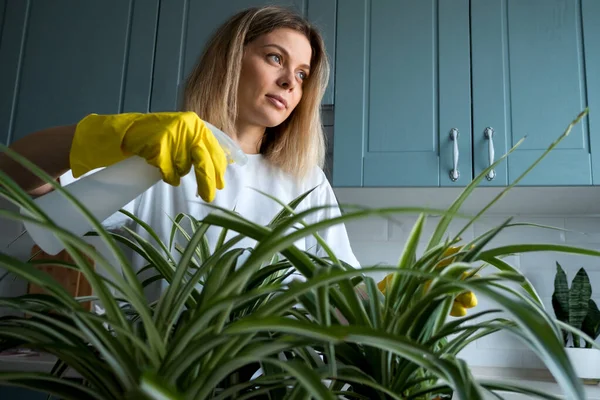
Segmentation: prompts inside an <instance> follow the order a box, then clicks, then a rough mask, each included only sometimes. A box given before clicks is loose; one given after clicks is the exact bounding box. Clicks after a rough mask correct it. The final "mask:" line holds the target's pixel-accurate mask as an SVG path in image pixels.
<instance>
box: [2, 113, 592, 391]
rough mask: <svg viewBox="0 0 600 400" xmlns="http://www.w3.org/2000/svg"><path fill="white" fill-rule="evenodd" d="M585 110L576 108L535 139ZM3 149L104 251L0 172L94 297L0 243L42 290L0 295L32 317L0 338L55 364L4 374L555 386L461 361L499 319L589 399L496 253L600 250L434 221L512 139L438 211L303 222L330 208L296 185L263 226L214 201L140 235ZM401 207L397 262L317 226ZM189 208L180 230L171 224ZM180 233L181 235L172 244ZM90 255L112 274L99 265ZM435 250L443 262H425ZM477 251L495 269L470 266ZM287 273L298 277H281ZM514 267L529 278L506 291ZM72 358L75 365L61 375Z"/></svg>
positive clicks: (8, 377)
mask: <svg viewBox="0 0 600 400" xmlns="http://www.w3.org/2000/svg"><path fill="white" fill-rule="evenodd" d="M586 113H587V110H586V111H584V112H583V113H581V114H580V115H579V116H578V117H577V118H576V119H575V120H574V121H573V122H572V123H571V124H570V125H569V126H568V128H567V129H566V131H565V132H564V134H563V135H561V137H559V139H558V140H557V141H556V142H554V143H553V144H552V145H551V146H550V147H549V148H548V150H547V152H549V151H551V150H552V148H554V147H555V146H556V144H558V143H559V142H560V140H562V139H563V138H564V137H565V136H566V135H568V134H569V132H570V130H571V128H572V127H573V125H574V124H576V123H577V122H579V121H580V120H581V118H583V117H584V116H585V114H586ZM5 151H7V153H8V154H9V155H10V156H11V157H13V158H15V159H16V160H18V161H20V162H21V163H22V164H23V165H25V166H26V167H28V168H29V169H30V170H31V171H33V172H34V173H35V174H36V175H38V176H40V177H41V178H43V179H44V180H45V181H46V182H48V183H50V184H51V185H53V186H54V188H55V190H59V191H61V192H62V193H63V194H64V195H65V196H67V197H68V198H69V199H70V200H71V201H73V202H74V204H76V205H77V207H78V209H79V210H80V211H81V212H82V213H84V214H85V215H86V216H87V218H88V219H89V220H90V222H91V223H92V225H93V227H94V229H95V233H94V234H96V235H98V236H100V237H101V238H102V240H103V241H104V242H105V243H106V244H107V246H108V248H109V249H110V252H111V253H112V255H114V257H115V259H116V260H117V261H116V262H114V263H111V262H109V261H108V259H107V258H106V257H105V256H103V255H102V254H100V253H99V252H98V251H96V250H95V249H94V248H93V247H92V246H90V245H89V244H88V243H86V242H85V241H84V240H82V239H81V238H79V237H76V236H75V235H73V234H71V233H70V232H67V231H65V230H63V229H62V228H60V227H59V226H58V225H56V224H55V223H54V221H52V220H51V219H50V218H49V217H48V216H47V215H45V214H44V213H43V212H42V211H41V210H40V209H39V208H38V207H37V206H36V205H35V203H34V202H33V201H32V200H31V199H30V198H29V197H28V196H27V195H26V194H25V193H24V192H23V191H22V190H21V189H20V188H19V187H18V186H17V185H16V184H15V183H14V182H13V181H11V180H10V179H9V178H8V177H7V176H6V175H5V174H2V173H0V186H1V187H2V188H0V195H1V196H3V197H4V198H6V199H8V200H9V201H11V202H12V203H14V204H16V205H17V206H19V207H21V206H23V207H25V208H26V209H27V210H28V211H29V212H30V213H31V215H32V216H25V215H21V214H19V213H16V212H11V211H8V210H0V217H4V218H9V219H15V220H20V221H23V220H30V221H32V222H33V223H36V224H38V225H40V226H43V227H44V228H46V229H48V230H50V231H52V232H53V233H55V234H56V236H57V237H58V238H60V240H61V241H62V242H63V243H64V244H65V248H66V250H67V251H68V252H69V254H70V255H71V257H72V258H73V260H74V262H73V263H64V262H63V263H59V262H56V263H55V264H56V265H59V266H62V267H64V268H75V269H77V270H79V271H81V272H82V273H83V274H84V275H85V277H86V278H87V279H88V281H89V282H90V284H91V286H92V288H93V291H94V297H93V298H89V297H86V298H73V297H72V296H70V295H69V294H68V293H67V292H66V291H65V290H64V289H63V288H62V287H61V286H60V285H59V284H57V282H56V281H54V280H53V279H52V278H51V277H50V276H49V275H47V274H46V273H44V272H41V271H39V270H37V269H36V268H35V266H36V263H37V261H34V260H28V261H22V260H18V259H15V258H12V257H10V256H8V255H6V254H0V266H1V267H3V268H5V269H6V270H8V271H9V272H10V273H12V274H14V275H17V276H19V277H21V278H24V279H26V280H28V281H29V282H31V283H34V284H36V285H38V286H41V287H43V288H44V289H45V290H46V292H47V294H44V295H23V296H19V297H13V298H0V306H3V307H11V308H14V309H16V310H19V311H22V312H24V313H26V314H27V315H28V317H15V316H10V317H4V318H2V319H0V350H2V349H8V348H12V347H25V348H30V349H33V350H37V351H40V352H44V353H49V354H52V355H54V356H56V359H57V361H56V364H55V365H54V368H53V369H52V370H51V371H48V372H44V373H40V372H37V373H33V372H22V371H11V372H0V384H5V385H16V386H24V387H29V388H32V389H34V390H39V391H42V392H45V393H49V394H54V395H57V396H61V397H62V398H65V399H82V398H86V399H87V398H89V399H131V398H136V399H139V398H142V399H248V398H252V399H256V398H265V399H296V398H302V399H303V398H311V397H312V398H317V399H334V398H347V399H354V398H357V399H429V398H433V397H434V396H439V395H444V394H451V393H455V394H456V395H458V396H459V398H461V399H474V400H476V399H482V398H483V396H484V394H483V393H484V391H486V390H490V391H494V392H496V393H497V394H496V395H497V397H499V398H501V397H500V394H499V393H500V392H501V391H505V390H507V391H513V392H520V393H528V394H534V395H538V396H540V397H542V398H548V399H553V398H556V397H553V396H551V395H549V394H544V393H538V392H536V391H535V390H533V389H530V388H525V387H518V386H517V385H514V384H511V383H506V382H495V381H488V380H486V381H480V380H477V379H475V378H474V377H473V376H472V374H471V372H470V369H469V366H468V365H467V364H466V363H465V362H464V361H463V360H461V359H460V357H459V352H460V350H461V349H462V348H464V347H465V346H466V345H467V344H468V343H470V342H472V341H473V340H476V339H477V338H480V337H483V336H485V335H489V334H492V333H494V332H497V331H500V330H504V331H508V332H511V333H513V334H515V335H517V336H518V337H520V338H521V339H522V340H523V341H524V342H525V343H526V345H527V346H528V347H529V348H531V349H532V350H533V351H535V352H536V354H537V355H538V356H539V357H540V358H541V359H542V361H543V362H544V363H545V364H546V366H547V367H548V368H549V370H550V371H551V372H552V374H553V375H554V377H555V378H556V380H557V382H558V383H559V384H560V386H561V388H562V389H563V391H564V392H565V394H566V395H567V397H568V398H571V399H583V398H584V393H583V389H582V387H581V384H580V382H579V381H578V379H577V377H576V375H575V373H574V371H573V368H572V366H571V364H570V363H569V360H568V358H567V356H566V353H565V350H564V348H563V346H562V341H561V340H562V339H561V332H560V329H559V322H557V321H555V320H553V319H552V318H551V317H550V316H549V315H548V314H547V313H546V311H545V310H544V308H543V306H542V304H541V302H540V300H539V297H538V296H537V294H536V292H535V290H534V288H533V287H532V286H531V284H530V283H529V282H528V281H527V279H526V278H525V277H524V276H523V275H521V274H520V273H519V272H518V271H517V270H516V269H515V268H513V267H512V266H510V265H509V264H508V263H506V262H505V261H503V260H502V257H503V256H505V255H509V254H514V253H522V252H528V251H561V252H572V253H578V254H587V255H590V256H599V255H600V252H597V251H592V250H588V249H584V248H576V247H569V246H556V245H549V244H523V245H518V246H504V247H499V248H493V249H489V248H487V247H486V245H488V244H489V242H490V240H491V239H492V238H493V237H494V236H495V235H497V234H498V233H499V232H500V231H502V230H503V229H507V228H510V226H511V224H510V221H509V220H507V221H506V222H505V223H503V224H501V225H500V226H498V227H497V228H495V229H492V230H490V231H489V232H487V233H485V234H484V235H482V236H480V237H478V238H476V239H474V240H473V241H471V242H470V243H466V244H465V245H464V247H461V249H460V250H459V251H456V252H455V253H454V254H453V255H452V256H451V258H450V257H449V256H445V255H444V254H448V253H447V250H448V248H449V247H451V246H456V245H457V244H459V243H460V238H459V236H458V235H457V237H453V238H450V237H446V236H445V232H446V229H447V227H448V224H449V223H450V221H451V220H452V218H454V217H456V216H457V215H458V211H459V209H460V206H461V205H462V203H463V202H464V200H465V199H466V198H467V197H468V196H469V195H470V193H471V192H472V191H473V189H474V188H475V187H476V186H477V184H478V183H479V181H480V180H481V179H482V178H483V176H485V174H486V173H487V172H488V170H489V169H491V168H494V167H495V166H496V165H497V164H498V163H499V162H502V161H503V160H504V158H505V157H506V156H507V155H508V154H509V153H510V152H509V153H508V154H507V155H505V156H504V157H503V158H501V159H499V160H498V161H497V162H496V163H495V164H493V165H492V166H490V167H489V168H488V170H486V171H483V172H482V174H481V175H479V176H478V177H477V178H476V179H475V180H474V181H473V182H472V183H471V184H470V185H469V186H468V187H467V188H465V190H464V191H463V193H462V194H461V195H460V196H459V197H458V198H457V200H456V201H455V202H454V204H453V205H452V206H451V207H450V208H449V209H448V210H431V209H424V208H422V207H418V208H417V207H416V208H387V209H365V208H358V207H347V208H346V211H345V213H344V214H343V215H342V216H340V217H337V218H332V219H329V220H324V221H320V222H317V223H311V224H307V223H305V222H304V221H305V220H307V219H308V217H310V216H311V214H313V213H316V212H318V211H320V210H322V209H323V208H324V207H327V206H323V207H315V208H310V209H303V210H302V211H296V209H297V207H298V206H299V205H300V204H301V202H302V200H303V199H304V198H305V196H306V195H308V193H305V194H304V195H302V196H300V197H299V198H297V199H295V200H294V201H293V202H291V203H290V204H283V203H281V212H280V213H279V214H278V215H277V216H276V217H275V218H274V219H273V220H272V221H271V223H270V224H268V225H266V226H261V225H257V224H255V223H253V222H251V221H249V220H248V219H246V218H244V217H243V216H240V215H238V214H237V213H235V212H234V211H231V210H226V209H222V208H218V207H213V208H214V212H212V213H210V214H209V215H208V216H207V217H206V218H204V219H202V220H196V219H195V218H194V217H193V216H190V215H184V214H181V215H177V216H174V217H173V229H172V235H171V237H170V238H168V240H166V239H165V238H159V237H157V236H156V234H155V233H154V232H153V230H152V229H151V227H149V226H147V225H146V224H144V222H143V221H140V220H139V219H137V218H136V217H135V216H133V215H131V214H128V215H129V216H130V217H131V218H132V219H133V220H134V221H135V222H136V223H138V224H139V225H140V226H141V227H143V228H144V229H145V230H146V231H147V233H148V235H149V237H152V238H153V239H154V240H155V241H156V243H158V244H157V245H153V244H151V243H150V242H149V241H148V240H146V239H145V238H144V237H143V236H140V235H138V234H137V233H136V232H134V231H131V230H126V231H125V232H121V233H117V232H107V231H106V230H105V229H104V228H103V227H102V225H101V222H100V221H97V220H95V219H94V218H93V216H92V215H90V214H89V212H87V210H86V209H85V207H84V205H82V204H80V203H79V202H78V201H77V200H76V199H74V198H73V197H72V196H70V195H69V193H68V192H66V191H64V189H62V188H61V187H60V186H59V185H58V184H56V183H55V182H53V181H52V180H51V179H50V177H49V176H47V175H46V174H45V173H44V172H43V171H41V170H40V169H38V168H36V167H35V166H34V165H32V164H31V163H30V162H28V161H27V160H25V159H23V158H22V157H19V156H18V155H17V154H14V153H12V152H10V151H8V149H5ZM547 152H546V153H544V155H542V157H540V160H541V159H542V158H543V157H544V156H545V154H547ZM538 162H539V160H538V161H536V162H535V163H534V164H533V165H532V166H531V168H533V167H534V166H535V165H536V164H537V163H538ZM531 168H530V169H531ZM530 169H529V170H530ZM529 170H528V171H526V172H525V174H526V173H527V172H529ZM519 179H520V178H519ZM519 179H518V180H516V181H515V182H514V183H513V185H511V186H509V187H507V188H506V189H505V190H504V191H503V192H502V193H501V194H500V195H499V196H498V197H497V198H496V199H494V200H493V201H492V202H491V203H490V204H489V205H488V206H486V207H484V209H482V210H481V212H479V213H478V214H477V215H475V216H473V217H472V218H471V219H470V220H469V221H468V222H467V224H466V226H465V228H466V227H467V226H468V225H470V224H472V223H473V222H474V221H475V220H476V219H477V218H479V217H480V216H481V215H482V214H483V213H484V212H485V211H486V210H487V209H488V208H489V207H490V206H491V205H492V204H493V203H494V202H495V201H497V200H498V199H499V198H501V197H502V196H503V195H504V194H505V193H506V192H507V191H508V190H510V188H511V187H512V186H514V184H516V183H517V182H518V181H519ZM123 212H125V211H123ZM398 213H411V214H412V213H421V216H420V218H419V219H418V220H417V222H416V224H415V226H414V228H413V230H412V233H411V235H410V238H409V239H408V241H407V243H406V245H405V247H404V249H403V251H402V253H401V254H400V257H399V261H398V264H397V265H378V266H373V267H365V268H362V269H360V270H356V269H354V268H352V267H350V266H349V265H347V264H345V263H344V262H343V261H342V260H339V259H338V258H337V257H336V255H335V254H334V253H333V252H332V251H331V249H329V247H328V246H327V243H324V241H323V240H322V239H321V238H320V236H319V235H318V232H319V230H321V229H324V228H326V227H328V226H332V225H335V224H339V223H343V222H346V221H350V220H356V219H360V218H365V217H368V216H383V217H389V216H393V215H396V214H398ZM431 214H434V215H440V216H441V219H440V222H439V224H438V226H437V229H436V230H435V232H434V234H433V235H432V236H431V238H430V239H429V244H428V246H427V248H426V250H425V252H424V253H423V254H422V255H419V254H417V251H416V248H417V243H418V242H419V240H421V236H422V228H423V224H424V222H425V219H426V216H427V215H431ZM184 220H185V221H187V223H186V226H189V228H185V227H184V224H183V221H184ZM209 228H213V229H215V228H216V229H218V228H220V229H222V231H221V232H222V234H221V238H220V240H219V241H218V243H217V244H216V246H214V248H212V249H211V248H210V246H208V243H207V240H206V236H205V234H206V232H207V230H208V229H209ZM228 233H229V234H228ZM176 235H178V236H180V237H182V238H183V239H182V240H180V241H179V242H177V241H176V240H175V239H174V238H175V236H176ZM309 235H313V236H315V237H316V238H317V241H318V242H319V244H320V245H321V246H322V248H323V249H325V251H326V253H327V257H317V256H315V255H313V254H311V253H309V252H305V251H301V250H299V249H298V248H297V247H295V246H294V242H295V241H297V240H299V239H301V238H303V237H306V236H309ZM244 238H251V239H253V240H254V241H255V242H256V245H254V246H252V247H251V248H239V246H238V244H239V243H240V241H241V240H242V239H244ZM118 243H120V244H121V245H123V246H126V247H128V248H129V249H131V250H133V251H134V252H135V253H137V254H138V255H140V256H142V257H143V258H144V259H145V260H146V261H147V266H146V267H145V268H144V269H143V270H142V271H137V272H136V271H134V269H133V268H132V266H131V263H130V261H129V260H128V259H127V257H125V255H124V252H123V251H122V249H121V247H120V246H118V245H117V244H118ZM90 260H91V261H93V262H94V263H95V265H96V266H97V267H99V268H103V269H104V270H105V271H106V272H107V273H108V274H109V276H110V279H105V278H103V277H102V276H100V275H99V274H98V273H97V272H96V270H95V268H93V266H92V265H91V263H90ZM444 261H449V263H448V264H449V265H447V266H446V267H445V268H443V269H442V270H438V269H436V268H435V266H436V265H439V263H440V262H444ZM44 263H45V264H48V262H47V261H46V262H44ZM484 266H488V267H489V266H491V267H493V268H494V269H495V270H494V271H495V272H493V273H492V274H488V275H485V276H484V277H481V276H479V274H478V272H479V271H480V270H481V268H483V267H484ZM146 271H152V272H153V274H154V276H152V277H151V278H148V279H145V280H143V279H141V278H140V276H139V274H140V273H141V272H146ZM376 272H378V273H381V272H385V273H389V274H391V279H390V282H389V284H388V288H387V290H386V294H385V296H384V295H383V294H382V293H380V292H379V290H378V288H377V285H376V283H375V281H374V280H373V279H372V278H370V277H369V275H370V274H372V273H376ZM291 273H295V274H299V275H300V276H301V278H302V279H291V277H290V274H291ZM157 279H163V280H165V281H167V282H168V285H167V286H166V289H165V290H164V291H163V292H162V294H161V296H160V298H159V299H158V300H157V301H154V302H148V301H147V300H146V299H145V297H144V294H143V289H144V286H145V285H147V284H149V283H151V282H153V281H154V280H157ZM514 283H517V284H519V285H520V286H521V287H522V288H523V289H524V290H522V291H520V290H515V289H514V288H513V287H512V286H511V285H512V284H514ZM465 291H473V292H475V293H477V295H481V296H486V297H489V298H491V299H492V300H494V301H496V302H497V303H498V305H499V309H498V310H502V311H504V312H507V313H508V315H509V316H510V317H507V318H498V317H496V318H493V319H484V320H482V318H481V317H484V316H485V317H486V318H487V317H488V316H489V315H493V313H495V312H496V311H497V310H486V311H482V312H478V313H475V314H473V315H470V316H468V317H463V318H449V317H448V312H449V310H450V307H451V305H452V302H453V301H454V299H455V297H456V296H458V295H460V294H461V293H463V292H465ZM90 300H93V301H96V302H97V303H98V304H100V305H101V306H102V308H103V309H104V310H105V312H104V313H103V314H101V315H99V314H96V313H93V312H89V311H87V310H85V309H84V308H83V307H82V306H81V304H82V303H83V302H86V301H90ZM68 369H70V370H73V371H75V372H76V373H77V374H78V375H79V376H80V377H81V379H80V380H75V381H74V380H70V379H66V376H65V373H66V372H67V370H68Z"/></svg>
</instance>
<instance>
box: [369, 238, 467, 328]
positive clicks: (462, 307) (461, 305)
mask: <svg viewBox="0 0 600 400" xmlns="http://www.w3.org/2000/svg"><path fill="white" fill-rule="evenodd" d="M461 249H462V247H461V246H456V247H449V248H448V249H447V250H446V251H445V252H444V254H443V257H444V258H446V257H448V258H446V259H445V260H443V261H440V262H439V263H438V264H437V265H436V269H441V268H444V267H447V266H448V265H450V264H452V263H453V262H454V257H450V256H451V255H453V254H456V253H458V252H459V251H460V250H461ZM392 277H393V275H392V274H389V275H387V276H386V277H385V278H383V279H382V280H381V281H380V282H379V283H378V284H377V288H378V289H379V291H381V293H383V294H385V291H386V288H387V286H388V285H389V284H391V281H392ZM464 277H465V274H464V273H463V278H464ZM430 284H431V281H427V282H425V288H424V290H425V291H427V290H428V289H429V285H430ZM475 306H477V297H475V293H473V292H470V291H467V292H463V293H461V294H460V295H458V296H456V298H455V299H454V303H452V309H451V310H450V315H451V316H453V317H464V316H465V315H467V309H468V308H473V307H475Z"/></svg>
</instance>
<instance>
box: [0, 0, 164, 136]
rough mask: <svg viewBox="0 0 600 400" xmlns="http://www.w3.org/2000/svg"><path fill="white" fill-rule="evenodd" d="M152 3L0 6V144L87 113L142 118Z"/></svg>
mask: <svg viewBox="0 0 600 400" xmlns="http://www.w3.org/2000/svg"><path fill="white" fill-rule="evenodd" d="M158 2H159V1H158V0H147V1H144V2H140V1H138V2H136V1H133V0H129V1H123V0H111V1H102V2H89V1H79V0H54V1H44V0H29V1H8V2H6V3H5V7H3V8H2V9H3V10H4V24H3V26H2V31H1V40H0V60H2V62H1V63H0V132H1V133H0V134H1V135H2V137H0V140H1V141H2V142H5V143H11V142H12V141H14V140H16V139H19V138H21V137H23V136H25V135H27V134H29V133H31V132H33V131H35V130H38V129H42V128H46V127H49V126H55V125H62V124H72V123H76V122H77V121H78V120H79V119H81V118H82V117H84V116H85V115H87V114H89V113H118V112H124V111H142V112H143V111H147V110H148V105H149V99H150V88H151V83H152V75H151V72H152V64H153V57H154V41H155V36H156V31H155V30H156V23H157V17H158ZM5 135H7V136H5Z"/></svg>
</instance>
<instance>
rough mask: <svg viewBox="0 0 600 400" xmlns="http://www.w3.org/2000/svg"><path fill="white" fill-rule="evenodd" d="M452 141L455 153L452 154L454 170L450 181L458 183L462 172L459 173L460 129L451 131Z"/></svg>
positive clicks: (451, 171) (451, 172)
mask: <svg viewBox="0 0 600 400" xmlns="http://www.w3.org/2000/svg"><path fill="white" fill-rule="evenodd" d="M450 140H452V141H453V142H454V146H453V147H454V151H453V153H452V161H453V165H454V168H452V169H451V170H450V180H451V181H452V182H456V181H457V180H458V178H459V177H460V172H458V155H459V154H458V129H456V128H452V129H450Z"/></svg>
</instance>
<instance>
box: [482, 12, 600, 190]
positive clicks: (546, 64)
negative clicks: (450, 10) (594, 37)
mask: <svg viewBox="0 0 600 400" xmlns="http://www.w3.org/2000/svg"><path fill="white" fill-rule="evenodd" d="M471 18H472V19H471V27H472V36H471V38H472V63H473V151H474V172H475V173H479V172H481V170H483V169H484V168H485V167H486V166H487V165H489V164H488V163H489V151H488V149H489V144H490V143H489V140H487V139H486V137H485V133H484V132H485V129H486V128H491V129H493V136H492V138H493V145H494V149H495V155H496V158H497V157H498V156H500V155H502V154H505V153H506V152H507V151H508V150H509V149H510V148H511V147H512V146H514V145H515V144H516V143H517V142H518V141H519V140H520V139H521V138H523V137H525V136H526V139H525V141H524V142H523V143H522V144H521V146H519V148H518V149H517V150H516V151H515V152H514V153H513V154H511V155H510V156H509V158H508V162H507V163H503V164H502V165H501V166H500V167H499V168H497V170H496V171H495V172H496V176H495V178H494V179H493V180H492V181H489V182H488V181H485V182H484V184H489V185H499V186H503V185H506V184H508V183H512V182H513V181H514V180H515V179H516V178H517V177H518V176H519V175H520V174H521V173H522V172H523V171H525V170H526V169H527V168H528V167H529V166H530V165H531V164H532V163H533V162H534V160H535V159H536V158H537V157H539V156H540V155H541V154H542V153H543V151H544V150H546V149H547V148H548V146H549V145H550V144H551V143H552V142H553V141H554V140H555V139H556V138H558V137H559V136H560V134H561V133H562V132H563V131H564V130H565V128H566V127H567V125H568V124H569V123H570V122H571V121H572V120H573V119H574V117H576V116H577V114H578V113H579V112H580V111H582V110H583V109H584V108H585V107H586V105H587V99H586V93H587V83H586V79H585V73H586V71H585V54H584V48H583V39H582V35H583V33H582V13H581V1H580V0H527V1H523V0H472V2H471ZM595 47H597V46H595ZM596 51H597V50H596ZM591 183H592V175H591V157H590V131H589V126H588V121H587V120H584V121H583V122H582V123H580V124H578V125H577V126H576V127H574V129H573V131H572V132H571V134H570V135H569V137H567V138H566V139H565V140H563V141H562V142H561V144H560V145H559V146H558V147H556V148H555V149H554V150H553V151H552V152H551V153H550V154H549V155H548V156H547V157H546V158H545V159H544V160H543V161H542V162H541V163H540V164H539V165H538V166H537V167H536V168H535V169H534V170H533V171H531V173H530V174H529V175H528V176H527V177H526V178H525V179H524V180H523V181H521V184H522V185H589V184H591Z"/></svg>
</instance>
